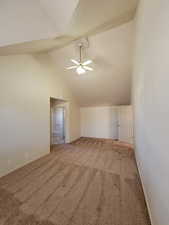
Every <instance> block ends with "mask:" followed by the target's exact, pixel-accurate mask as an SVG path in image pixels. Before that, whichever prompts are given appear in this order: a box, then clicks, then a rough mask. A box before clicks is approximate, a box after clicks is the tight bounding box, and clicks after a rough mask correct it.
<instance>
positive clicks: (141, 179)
mask: <svg viewBox="0 0 169 225" xmlns="http://www.w3.org/2000/svg"><path fill="white" fill-rule="evenodd" d="M135 148H136V146H134V149H135ZM135 159H136V165H137V169H138V173H139V176H140V181H141V185H142V188H143V192H144V197H145V201H146V205H147V210H148V214H149V218H150V221H151V225H156V224H155V223H154V221H153V216H152V212H151V206H150V203H149V200H148V194H147V191H146V188H145V185H144V179H143V173H142V169H141V165H140V164H139V160H138V157H137V154H136V151H135Z"/></svg>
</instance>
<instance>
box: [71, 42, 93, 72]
mask: <svg viewBox="0 0 169 225" xmlns="http://www.w3.org/2000/svg"><path fill="white" fill-rule="evenodd" d="M82 48H83V44H82V43H80V44H79V53H80V57H79V61H77V60H75V59H71V62H73V63H74V64H75V65H74V66H70V67H67V69H68V70H71V69H76V72H77V74H79V75H81V74H84V73H86V72H87V71H93V69H92V68H91V67H89V66H88V65H89V64H91V63H92V60H87V61H85V62H82Z"/></svg>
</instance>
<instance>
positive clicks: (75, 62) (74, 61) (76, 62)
mask: <svg viewBox="0 0 169 225" xmlns="http://www.w3.org/2000/svg"><path fill="white" fill-rule="evenodd" d="M71 61H72V62H73V63H74V64H76V65H79V62H78V61H76V60H75V59H71Z"/></svg>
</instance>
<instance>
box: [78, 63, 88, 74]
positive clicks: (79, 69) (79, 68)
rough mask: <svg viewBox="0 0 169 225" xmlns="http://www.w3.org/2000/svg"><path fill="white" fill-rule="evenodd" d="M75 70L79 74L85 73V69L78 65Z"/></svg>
mask: <svg viewBox="0 0 169 225" xmlns="http://www.w3.org/2000/svg"><path fill="white" fill-rule="evenodd" d="M76 72H77V73H78V74H79V75H81V74H84V73H86V70H85V69H84V68H83V67H82V66H81V65H80V66H78V67H77V69H76Z"/></svg>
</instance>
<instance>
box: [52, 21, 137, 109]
mask: <svg viewBox="0 0 169 225" xmlns="http://www.w3.org/2000/svg"><path fill="white" fill-rule="evenodd" d="M133 38H134V31H133V22H129V23H126V24H124V25H122V26H120V27H117V28H114V29H111V30H109V31H105V32H103V33H101V34H97V35H95V36H92V37H90V38H89V48H88V49H86V51H85V52H84V54H83V57H84V60H86V59H92V60H93V62H94V63H93V64H92V67H93V68H94V71H93V72H88V73H86V74H85V75H81V76H78V75H77V74H76V73H75V71H74V70H71V71H70V70H66V67H67V66H70V65H72V63H71V62H70V59H72V58H73V59H77V60H78V57H79V52H78V49H77V47H76V43H73V44H71V45H69V46H66V47H64V48H62V49H59V50H53V51H51V52H50V55H51V56H52V58H53V60H54V62H55V64H56V68H57V69H58V71H59V72H60V73H61V74H62V76H63V77H64V79H65V80H66V82H67V83H68V84H69V86H70V87H71V89H72V91H73V94H74V95H75V96H76V97H77V99H78V102H79V104H80V105H81V106H93V105H110V104H112V105H119V104H129V103H130V90H131V72H132V71H131V68H132V50H133Z"/></svg>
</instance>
